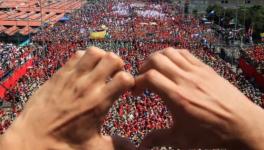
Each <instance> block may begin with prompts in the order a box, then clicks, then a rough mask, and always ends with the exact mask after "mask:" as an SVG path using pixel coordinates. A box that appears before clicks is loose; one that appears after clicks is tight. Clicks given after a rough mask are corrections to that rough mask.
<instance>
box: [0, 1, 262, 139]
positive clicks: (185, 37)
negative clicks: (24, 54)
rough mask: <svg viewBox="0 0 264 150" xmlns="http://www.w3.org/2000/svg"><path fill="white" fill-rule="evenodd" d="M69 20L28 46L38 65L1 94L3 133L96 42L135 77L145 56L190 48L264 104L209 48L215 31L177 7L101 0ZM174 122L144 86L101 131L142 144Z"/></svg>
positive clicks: (117, 107)
mask: <svg viewBox="0 0 264 150" xmlns="http://www.w3.org/2000/svg"><path fill="white" fill-rule="evenodd" d="M172 12H174V13H172ZM70 18H71V19H70V20H69V21H67V22H65V23H58V24H55V25H54V26H49V27H46V28H44V30H43V31H40V32H39V33H37V34H36V35H33V37H32V40H33V44H32V45H30V46H28V47H26V48H24V49H31V50H32V52H31V53H32V57H34V63H33V64H32V66H31V67H30V68H28V71H27V73H26V74H25V75H23V77H22V78H20V79H19V81H18V82H17V84H16V85H15V86H14V87H12V88H10V89H9V90H8V92H7V93H6V94H5V96H4V98H2V101H3V102H4V103H6V104H9V105H10V106H8V107H7V108H6V109H3V110H0V118H1V119H0V132H2V133H3V132H4V131H5V130H6V129H7V128H8V126H9V125H10V124H11V122H12V121H13V120H14V119H15V118H16V117H17V115H18V114H19V112H21V111H22V109H23V106H24V104H25V103H26V102H27V100H28V99H29V97H30V95H32V93H33V92H34V91H35V90H37V89H38V88H39V86H41V85H42V84H43V83H44V82H45V81H46V80H48V79H49V78H50V77H51V76H52V75H53V74H54V73H55V72H56V70H58V69H59V68H60V67H61V66H63V64H65V62H66V61H67V60H68V59H69V58H70V57H71V56H72V55H73V54H74V53H75V51H76V50H78V49H84V48H85V47H88V46H92V45H94V46H98V47H100V48H102V49H104V50H106V51H113V52H115V53H116V54H118V55H119V56H120V57H121V58H122V59H123V60H124V61H125V63H126V65H125V69H126V70H127V71H128V72H130V73H131V74H132V75H134V76H136V75H137V74H138V72H139V71H138V70H139V68H140V66H141V65H142V63H143V62H144V60H145V59H146V58H147V57H148V56H149V55H151V54H152V53H154V52H156V51H158V50H161V49H163V48H166V47H169V46H172V47H175V48H185V49H189V50H190V51H191V53H193V54H194V55H195V56H197V57H198V58H200V59H201V60H203V61H204V62H205V63H206V64H208V65H210V66H212V67H213V68H214V69H215V70H216V71H217V72H218V73H219V74H220V75H221V76H223V77H224V78H226V79H227V80H229V81H230V82H232V83H233V84H234V85H235V86H237V87H238V88H239V89H240V90H241V91H242V92H243V93H244V94H245V95H247V96H248V97H249V98H250V99H251V100H252V101H254V102H255V103H256V104H258V105H263V103H264V102H263V92H262V91H261V90H260V89H259V88H258V87H256V86H255V85H254V84H252V82H250V81H249V80H247V79H246V78H245V76H244V75H243V74H238V73H235V72H233V71H232V69H231V67H230V64H229V63H227V62H225V61H224V60H222V59H221V58H220V57H219V56H218V55H216V54H215V53H213V52H212V51H211V50H210V48H211V45H213V44H214V42H215V41H216V37H215V36H214V35H212V34H208V32H210V27H208V26H206V25H204V24H201V23H200V22H199V20H198V19H196V18H194V17H192V16H184V15H183V14H182V10H181V8H180V7H179V6H178V7H175V6H171V5H170V4H168V3H160V4H153V3H150V2H144V3H143V2H122V3H121V2H111V1H101V2H100V3H95V4H87V5H85V6H84V7H83V8H82V9H80V10H78V11H76V12H74V13H72V14H71V15H70ZM101 25H105V26H106V27H107V28H108V30H107V36H105V38H104V39H101V40H91V39H90V38H89V33H90V32H93V31H96V30H98V29H100V27H101ZM261 49H262V50H263V46H262V47H260V48H259V47H255V48H254V50H252V54H251V53H250V55H252V56H256V60H260V61H261V60H262V59H263V58H262V57H263V55H262V52H263V51H262V52H261ZM0 54H1V53H0ZM4 71H5V70H4ZM171 124H172V119H171V116H170V112H169V111H168V110H167V108H166V107H165V106H164V104H163V102H162V101H161V100H160V97H159V96H158V95H156V94H155V93H153V92H151V91H149V90H146V91H145V92H144V94H142V95H141V96H136V97H135V96H133V95H132V94H131V93H130V92H129V91H128V92H126V93H124V94H123V95H122V96H121V97H120V98H119V99H118V100H117V101H116V102H115V103H114V105H113V107H112V108H111V109H110V110H109V113H108V115H107V116H106V118H105V120H104V124H103V126H102V129H101V132H102V133H104V134H110V135H115V134H117V135H121V136H124V137H128V138H129V139H130V140H131V141H132V142H133V143H134V144H139V143H140V141H141V140H142V139H143V137H144V136H145V135H146V134H147V133H148V132H150V131H151V130H153V129H160V128H168V127H170V125H171Z"/></svg>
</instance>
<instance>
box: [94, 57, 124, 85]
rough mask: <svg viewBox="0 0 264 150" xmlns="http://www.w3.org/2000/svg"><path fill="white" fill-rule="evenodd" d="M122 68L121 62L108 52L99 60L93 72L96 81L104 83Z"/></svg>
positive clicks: (122, 63)
mask: <svg viewBox="0 0 264 150" xmlns="http://www.w3.org/2000/svg"><path fill="white" fill-rule="evenodd" d="M123 66H124V62H123V60H122V59H121V58H120V57H118V56H117V55H116V54H114V53H112V52H109V53H107V54H106V55H105V56H104V57H103V58H102V59H101V61H100V62H99V63H98V65H97V66H96V67H95V68H94V70H93V72H94V75H95V78H96V79H99V80H101V81H103V82H105V81H106V80H107V79H109V77H111V76H112V75H113V74H115V73H116V72H117V71H120V70H121V69H122V67H123Z"/></svg>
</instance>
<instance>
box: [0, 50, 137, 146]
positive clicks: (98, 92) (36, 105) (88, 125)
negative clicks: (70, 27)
mask: <svg viewBox="0 0 264 150" xmlns="http://www.w3.org/2000/svg"><path fill="white" fill-rule="evenodd" d="M123 65H124V63H123V61H122V60H121V59H120V58H119V57H118V56H117V55H115V54H113V53H106V52H105V51H103V50H100V49H98V48H95V47H92V48H89V49H88V50H87V52H86V53H85V52H83V51H79V52H77V54H76V55H75V56H74V57H73V58H71V60H70V61H69V62H68V63H67V64H66V65H65V66H64V67H63V68H62V69H61V70H59V71H58V72H57V73H56V74H55V75H54V76H53V77H52V79H51V80H49V81H47V82H46V83H45V84H44V85H43V86H42V87H41V88H40V89H39V90H38V91H37V92H36V93H35V94H34V95H33V96H32V97H31V99H30V100H29V103H28V104H27V105H26V107H25V109H24V111H23V112H22V114H21V116H19V117H18V118H17V120H16V121H15V122H14V123H13V124H12V127H11V128H10V129H9V130H8V131H7V133H6V134H5V135H4V137H3V139H2V141H1V142H2V143H1V144H0V147H1V146H2V147H1V149H5V150H35V149H38V150H46V149H56V150H75V149H76V150H85V149H87V150H88V149H89V150H113V149H129V150H130V149H133V147H132V146H131V145H132V144H130V143H128V142H127V141H125V140H124V139H121V138H118V137H115V138H111V137H106V136H102V135H100V134H99V132H98V129H99V127H100V123H101V121H102V118H103V117H104V115H105V114H106V113H107V111H108V108H109V107H110V106H111V105H112V103H113V101H114V100H115V99H117V98H118V97H119V96H120V94H121V93H122V92H124V91H126V90H128V89H130V88H131V87H133V86H134V79H133V77H132V76H131V75H129V74H127V73H125V72H124V71H122V67H123ZM120 142H121V143H126V144H120Z"/></svg>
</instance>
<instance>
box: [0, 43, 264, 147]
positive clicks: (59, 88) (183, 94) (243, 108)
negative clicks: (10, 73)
mask: <svg viewBox="0 0 264 150" xmlns="http://www.w3.org/2000/svg"><path fill="white" fill-rule="evenodd" d="M122 66H123V61H122V60H121V59H120V58H119V57H117V56H116V55H114V54H113V53H106V52H104V51H103V50H100V49H98V48H95V47H92V48H89V49H88V50H87V52H86V53H85V54H84V52H78V53H77V54H76V56H75V57H73V58H72V59H71V60H70V61H69V62H68V63H67V64H66V65H65V66H64V67H63V68H62V69H61V70H60V71H59V72H57V73H56V74H55V75H54V76H53V77H52V79H51V80H49V81H48V82H46V83H45V84H44V85H43V86H42V87H41V88H40V89H39V90H38V91H37V92H36V93H35V94H34V96H33V97H32V98H31V99H30V100H29V103H28V104H27V105H26V107H25V109H24V111H23V112H22V114H21V115H20V116H19V117H18V118H17V120H16V121H15V122H14V123H13V124H12V126H11V128H9V129H8V131H7V132H6V133H5V134H4V136H3V137H2V138H1V141H0V149H5V150H35V149H38V150H47V149H49V150H88V149H89V150H113V149H121V150H130V149H131V150H132V149H135V148H134V147H133V145H132V144H131V143H129V142H128V141H127V140H124V139H122V138H120V137H115V138H113V137H106V136H102V135H100V134H99V132H98V128H99V127H100V123H101V120H102V118H103V116H104V115H105V114H106V112H107V110H108V108H109V107H110V106H111V105H112V102H113V101H114V100H115V99H116V98H117V97H119V95H120V94H121V93H122V92H124V91H126V90H128V89H130V88H131V87H133V86H134V92H135V93H141V92H142V91H143V90H144V89H145V88H148V89H152V90H153V91H155V92H157V93H158V94H160V96H161V97H162V98H163V100H164V101H165V104H166V105H167V107H168V108H169V109H170V110H171V113H172V115H173V119H174V125H173V127H172V128H171V129H164V130H157V131H153V132H151V133H150V134H149V135H147V137H146V138H145V139H144V141H143V142H142V144H141V146H140V149H149V148H150V147H152V146H173V147H177V148H197V147H198V148H213V147H217V148H219V147H224V148H234V149H256V150H257V149H264V146H263V142H262V141H263V139H264V135H263V134H264V129H263V128H264V122H263V119H262V118H263V115H264V114H263V110H262V109H260V108H259V107H257V106H256V105H254V104H253V103H252V102H250V101H249V100H248V98H247V97H245V96H244V95H243V94H242V93H241V92H240V91H239V90H238V89H236V88H235V87H234V86H233V85H231V84H230V83H229V82H227V81H226V80H224V79H223V78H222V77H220V76H219V75H217V73H215V72H214V71H213V70H212V68H210V67H208V66H207V65H205V64H203V63H202V62H201V61H199V60H198V59H196V58H195V57H194V56H193V55H191V54H190V53H189V52H188V51H187V50H175V49H173V48H168V49H166V50H163V51H161V52H159V53H155V54H154V55H152V56H151V57H150V58H149V60H148V61H146V63H145V64H144V65H143V67H142V68H141V75H139V76H138V77H137V78H136V79H135V80H134V79H133V78H132V76H131V75H129V74H127V73H125V72H123V71H121V68H122ZM111 77H112V79H111V80H109V78H111ZM135 85H136V86H135Z"/></svg>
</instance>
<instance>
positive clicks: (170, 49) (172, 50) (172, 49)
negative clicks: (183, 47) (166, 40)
mask: <svg viewBox="0 0 264 150" xmlns="http://www.w3.org/2000/svg"><path fill="white" fill-rule="evenodd" d="M175 51H176V49H174V48H173V47H168V48H166V49H164V51H163V52H164V53H166V54H169V53H171V52H175Z"/></svg>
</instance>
